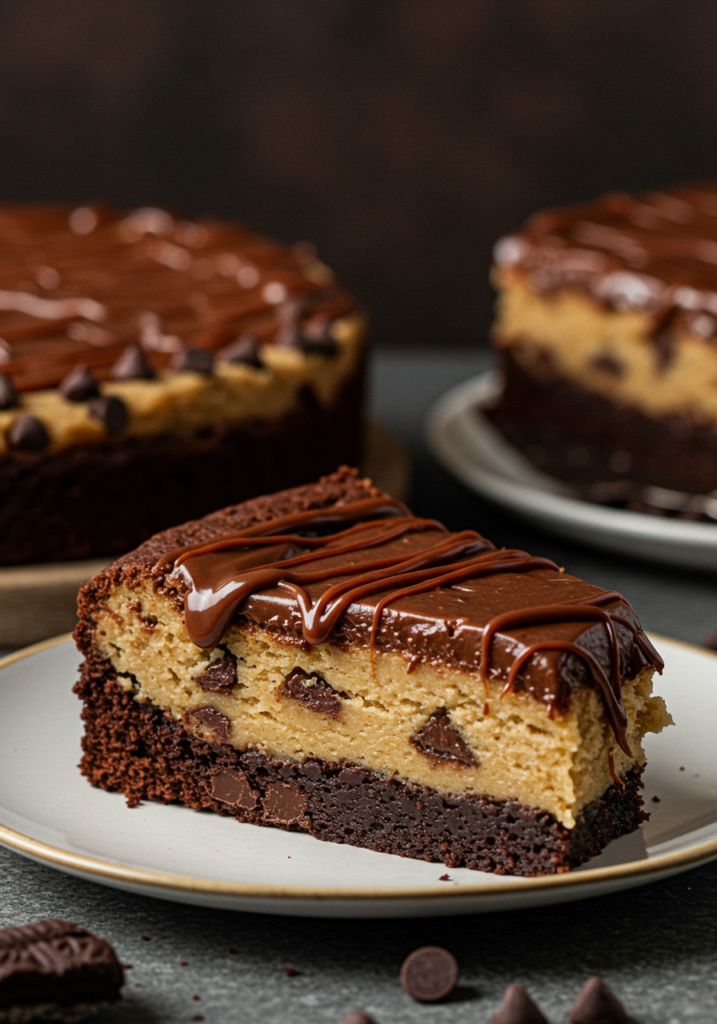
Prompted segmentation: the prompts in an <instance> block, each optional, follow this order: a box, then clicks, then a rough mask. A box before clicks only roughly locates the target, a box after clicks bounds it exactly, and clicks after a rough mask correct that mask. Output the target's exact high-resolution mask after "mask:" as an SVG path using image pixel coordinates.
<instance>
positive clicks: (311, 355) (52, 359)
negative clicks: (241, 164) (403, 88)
mask: <svg viewBox="0 0 717 1024" xmlns="http://www.w3.org/2000/svg"><path fill="white" fill-rule="evenodd" d="M363 363H364V320H363V316H362V314H361V312H360V311H359V310H358V309H357V306H356V303H355V302H354V300H353V299H352V298H351V296H350V295H349V294H348V293H347V292H346V291H345V290H344V288H343V287H342V286H341V285H340V284H339V283H338V282H337V281H336V280H335V278H334V276H333V274H332V272H331V271H330V270H329V269H328V267H326V266H325V265H324V264H323V263H321V262H320V261H319V260H318V259H317V257H316V255H315V254H314V252H313V250H312V249H311V248H310V247H309V246H307V245H300V246H294V247H288V246H283V245H279V244H277V243H275V242H271V241H269V240H267V239H265V238H261V237H260V236H258V235H256V234H254V233H252V232H251V231H248V230H247V229H246V228H244V227H242V226H240V225H237V224H231V223H225V222H220V221H215V220H185V219H182V218H179V217H176V216H172V215H171V214H170V213H168V212H167V211H166V210H161V209H155V208H145V209H139V210H134V211H133V212H131V213H118V212H115V211H112V210H109V209H106V208H105V207H101V206H84V207H79V208H77V209H64V208H57V207H28V208H22V207H17V208H16V207H4V208H0V565H2V564H10V563H22V562H33V561H35V562H36V561H46V560H64V559H74V558H86V557H91V556H96V555H105V554H110V553H119V552H122V551H127V550H129V549H130V548H132V547H134V546H136V545H137V544H138V543H140V542H141V541H143V540H146V539H147V537H149V536H151V535H152V534H153V533H156V532H157V531H158V530H161V529H164V528H165V527H167V526H169V525H171V524H173V523H176V522H178V521H184V520H186V519H187V518H193V517H196V516H200V515H204V514H205V513H207V512H209V511H210V510H212V509H216V508H218V507H220V506H222V505H227V504H230V503H233V502H237V501H241V500H244V499H245V498H248V497H251V496H253V495H256V494H261V493H265V492H267V491H272V490H276V489H277V488H281V487H287V486H292V485H294V484H297V483H301V482H305V481H306V480H312V479H315V478H316V477H317V476H318V475H319V474H321V473H325V472H330V471H331V470H333V469H335V468H336V466H337V465H339V464H340V463H341V462H342V461H346V460H350V461H357V459H358V453H359V440H360V430H361V404H362V378H363Z"/></svg>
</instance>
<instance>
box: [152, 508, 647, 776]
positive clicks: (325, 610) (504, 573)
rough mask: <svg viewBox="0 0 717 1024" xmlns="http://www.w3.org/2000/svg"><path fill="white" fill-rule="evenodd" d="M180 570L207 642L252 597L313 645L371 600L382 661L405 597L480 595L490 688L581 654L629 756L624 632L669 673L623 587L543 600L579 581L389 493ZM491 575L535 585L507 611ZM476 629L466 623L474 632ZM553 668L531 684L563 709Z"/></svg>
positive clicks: (177, 557) (266, 527)
mask: <svg viewBox="0 0 717 1024" xmlns="http://www.w3.org/2000/svg"><path fill="white" fill-rule="evenodd" d="M172 567H173V575H174V578H175V579H177V582H178V583H179V585H180V589H182V590H183V591H184V614H185V623H186V628H187V633H188V635H189V637H190V639H191V640H192V642H193V643H195V644H196V645H197V646H199V647H202V648H209V647H213V646H215V645H216V644H217V643H218V642H219V641H220V640H221V638H222V636H223V634H224V633H225V631H226V629H227V627H228V626H229V624H230V622H231V621H232V619H233V617H234V616H235V614H236V613H237V612H238V611H240V610H241V612H242V614H247V613H248V605H249V604H250V603H251V601H252V599H256V598H257V597H262V596H263V597H264V599H265V601H268V602H269V608H271V609H272V610H273V611H274V615H273V616H272V615H269V616H268V617H269V619H273V620H274V621H277V615H276V604H277V600H278V602H279V603H281V602H283V603H284V604H285V603H286V602H287V601H288V602H289V604H290V605H291V612H292V613H293V616H294V618H295V619H297V618H298V622H297V623H296V625H297V626H298V630H299V631H300V635H301V636H302V638H303V641H304V642H306V643H308V644H311V645H316V644H321V643H325V642H326V641H328V640H329V639H331V638H334V639H336V638H337V636H340V635H341V634H342V631H343V632H345V631H346V619H347V618H348V617H349V614H350V610H352V609H354V608H356V607H357V606H360V605H361V603H362V602H366V601H368V602H370V624H369V629H368V637H367V639H368V642H369V644H370V646H371V652H372V656H373V650H374V647H375V646H376V645H377V644H378V643H380V641H381V631H382V620H383V617H384V615H385V614H386V612H387V611H389V610H390V609H391V608H392V607H393V606H395V605H396V604H397V603H401V606H402V609H403V613H404V616H405V615H406V613H409V615H408V618H409V619H410V612H411V611H413V610H415V601H416V599H417V598H419V597H420V596H421V595H425V594H428V593H432V594H433V595H434V603H435V604H436V605H437V606H438V608H439V609H440V606H441V601H442V600H444V599H445V597H446V596H447V594H449V593H451V592H453V591H455V590H457V591H459V592H467V593H469V594H471V595H473V600H470V598H469V599H468V601H469V608H470V612H471V613H472V617H473V618H475V617H476V615H477V617H478V618H479V619H482V621H480V623H478V630H477V633H478V638H477V646H478V654H479V657H478V663H477V666H476V667H477V669H478V675H479V677H480V678H481V679H482V680H483V682H484V683H486V684H487V681H488V679H489V678H492V677H495V676H496V675H497V674H498V671H496V670H497V669H501V668H502V669H505V668H506V667H507V672H503V674H504V675H506V676H507V679H506V683H505V686H504V688H503V694H507V693H509V692H511V691H513V690H515V689H517V688H518V686H519V683H520V682H521V681H522V677H521V673H523V671H524V670H525V669H526V667H527V666H528V663H529V662H540V660H541V658H542V657H544V656H545V654H546V653H547V652H555V651H557V652H561V653H567V654H570V655H573V656H575V657H577V658H578V659H580V660H581V661H582V663H583V665H584V667H585V670H586V671H587V673H588V674H589V677H590V678H591V680H592V682H593V684H594V685H595V686H596V688H597V690H598V691H599V693H600V695H601V698H602V701H603V704H604V706H605V710H606V713H607V715H608V718H609V720H610V723H611V725H612V728H613V731H614V733H615V737H616V739H617V741H618V743H619V744H620V746H621V747H622V748H623V749H624V750H625V752H626V753H627V754H628V755H630V751H629V749H628V746H627V741H626V737H625V728H626V715H625V708H624V705H623V702H622V695H621V689H622V677H623V670H622V667H621V641H620V637H619V636H618V630H619V629H620V627H622V630H623V637H624V635H626V634H627V635H630V636H631V637H632V638H633V641H634V643H633V646H635V645H636V646H637V648H638V649H639V650H640V651H641V654H642V661H641V665H640V667H642V665H644V664H648V663H652V664H654V665H656V666H657V667H658V668H659V669H661V668H662V661H661V659H660V657H659V655H658V654H657V652H656V651H655V650H654V648H653V647H652V645H651V644H650V642H649V640H648V639H647V637H646V636H645V634H644V633H643V631H642V628H641V627H640V624H639V621H638V620H637V618H636V616H635V614H634V612H633V610H632V608H631V606H630V605H629V604H628V603H627V602H626V601H625V600H624V598H622V597H621V595H620V594H618V593H616V592H615V591H604V590H600V589H599V588H597V587H588V586H587V585H586V584H581V585H580V586H581V588H582V589H583V590H585V589H588V590H589V591H590V593H588V594H583V595H581V596H569V595H570V594H572V592H573V591H572V589H570V588H568V589H567V590H566V594H565V599H562V600H557V601H553V602H550V603H540V598H541V596H543V594H544V593H545V590H546V586H545V577H546V575H547V576H548V577H554V578H556V577H557V578H561V577H562V578H563V579H565V581H566V582H569V581H571V577H563V573H562V570H561V569H559V567H558V566H557V565H556V564H555V563H554V562H552V561H550V560H549V559H547V558H535V557H532V556H531V555H529V554H527V553H526V552H525V551H519V550H514V549H496V548H495V547H494V546H493V545H492V544H491V543H490V542H489V541H487V540H486V539H485V538H484V537H482V536H481V535H480V534H478V533H476V532H475V531H473V530H464V531H462V532H460V533H451V532H449V531H448V530H447V529H446V527H444V526H443V525H442V524H441V523H439V522H437V521H436V520H433V519H421V518H418V517H416V516H412V515H411V514H410V513H409V512H408V509H407V508H406V507H405V506H404V505H402V504H401V503H400V502H397V501H393V500H392V499H387V498H385V497H376V498H367V499H363V500H359V501H354V502H350V503H347V504H345V505H336V506H333V507H330V508H327V509H321V510H318V511H317V510H313V509H312V510H308V511H303V512H297V513H294V514H290V515H286V516H283V517H280V518H277V519H271V520H268V521H266V522H261V523H258V524H255V525H253V526H250V527H247V528H246V529H243V530H239V531H237V532H235V533H231V534H227V535H226V536H223V537H219V538H217V539H215V540H211V541H208V542H204V543H198V544H190V545H188V546H185V547H182V548H178V549H176V550H174V551H171V552H169V553H168V554H167V555H166V556H164V558H163V559H162V560H161V561H160V563H159V565H158V569H161V570H170V569H172ZM491 577H501V578H505V579H506V580H507V579H509V580H511V581H515V580H516V579H518V578H520V579H522V580H524V581H525V583H524V586H523V588H522V589H523V591H524V600H523V601H522V602H521V604H520V606H519V607H512V608H509V609H507V610H505V611H502V612H498V613H497V614H496V613H495V608H496V604H495V600H493V601H492V602H491V605H492V606H491V607H487V606H486V601H485V599H483V601H482V602H481V601H480V600H476V598H475V595H476V594H477V591H476V590H475V589H474V590H471V589H470V588H471V587H474V588H475V587H476V585H477V584H478V583H479V582H480V581H481V580H487V579H489V578H491ZM529 577H532V579H530V578H529ZM577 582H578V581H574V580H572V583H577ZM439 594H440V595H442V597H439ZM411 601H413V602H414V607H413V608H412V606H411ZM605 606H608V607H605ZM491 612H493V614H491ZM552 624H569V625H570V627H571V629H572V632H573V634H574V638H573V639H571V638H570V636H567V637H566V636H565V635H552V634H551V632H550V630H549V629H548V631H547V632H546V630H545V628H544V627H545V626H546V625H547V626H550V625H552ZM472 625H473V623H471V622H470V621H468V622H467V623H466V626H467V627H469V628H470V627H471V626H472ZM591 625H597V626H599V627H600V628H602V629H603V630H604V636H605V638H606V640H607V659H606V662H607V663H606V665H604V664H603V663H601V662H603V661H604V660H605V659H602V658H601V657H600V654H599V653H593V652H592V651H591V650H589V649H588V645H587V644H585V645H584V646H583V645H581V643H579V642H577V641H578V640H582V637H581V633H582V632H584V630H585V627H586V626H588V627H589V626H591ZM460 626H461V624H459V623H458V622H457V621H454V622H453V623H452V627H451V628H452V630H453V634H454V635H455V634H456V632H460ZM575 627H577V632H576V631H575ZM407 628H408V630H409V632H410V631H411V630H412V629H413V630H414V631H420V630H423V631H424V632H425V629H426V627H425V623H423V622H421V621H414V622H413V624H410V623H409V624H408V627H407ZM535 628H538V629H541V630H542V632H541V635H539V636H537V637H530V636H527V637H525V638H524V639H523V642H522V643H519V645H518V649H517V650H516V652H515V653H514V654H513V656H512V658H511V659H510V664H509V665H508V666H505V665H501V666H499V665H497V664H494V662H493V651H494V643H495V640H496V637H497V635H498V634H499V633H503V634H504V633H505V632H506V631H516V630H525V629H527V630H528V631H530V630H533V631H534V630H535ZM474 632H476V631H475V630H474ZM449 633H450V631H449ZM456 642H457V641H456ZM624 646H625V645H624V643H623V644H622V647H623V648H624ZM436 653H437V652H436ZM623 660H624V659H623ZM543 675H544V678H543V679H542V684H543V685H542V690H541V691H540V692H538V691H537V690H536V688H535V687H532V688H531V687H525V688H528V689H531V692H533V694H534V695H535V696H539V697H540V698H542V699H543V700H545V701H546V703H548V705H549V707H550V709H551V713H552V712H553V710H554V709H555V708H556V707H557V706H559V705H561V703H564V700H565V692H564V685H562V683H561V680H560V678H558V677H557V676H556V674H553V675H552V676H550V674H546V673H544V674H543ZM523 682H524V681H523ZM486 692H487V687H486ZM630 756H631V755H630Z"/></svg>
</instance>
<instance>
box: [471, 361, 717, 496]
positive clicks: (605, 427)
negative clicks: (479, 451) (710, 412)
mask: <svg viewBox="0 0 717 1024" xmlns="http://www.w3.org/2000/svg"><path fill="white" fill-rule="evenodd" d="M499 357H500V366H501V370H502V373H503V381H504V385H503V390H502V393H501V396H500V398H499V399H498V401H497V403H496V404H495V406H494V407H492V408H491V409H488V410H485V414H486V415H487V416H488V418H489V419H490V420H491V421H492V422H493V423H494V424H495V425H496V426H497V427H499V428H500V430H501V432H502V433H503V434H504V435H505V436H506V437H507V438H508V440H509V441H511V442H512V443H513V444H515V445H516V446H517V447H518V448H520V449H521V450H522V451H523V452H524V453H525V455H526V456H527V457H528V458H529V459H530V460H531V461H532V462H533V463H534V464H535V465H536V466H538V467H539V468H540V469H542V470H543V471H544V472H546V473H549V474H551V475H552V476H556V477H558V478H560V479H563V480H567V481H569V482H571V483H576V484H579V483H586V484H589V483H599V482H603V481H610V480H621V479H622V480H634V481H637V482H639V483H644V484H653V485H656V486H659V487H667V488H671V489H674V490H676V491H686V492H687V493H690V494H708V493H709V492H710V491H713V490H714V489H715V488H717V431H715V430H714V429H713V428H712V427H711V426H708V425H705V424H701V423H698V422H695V421H694V420H690V419H688V418H687V417H680V416H663V417H659V418H653V417H650V416H645V415H644V414H643V413H642V412H640V411H639V410H638V409H635V408H632V407H630V406H628V405H624V404H623V403H618V402H611V401H609V400H608V399H606V398H603V397H601V396H600V395H597V394H595V393H594V392H591V391H589V390H588V389H587V388H584V387H581V386H580V385H579V384H577V383H576V382H574V381H570V380H568V379H566V378H565V377H562V376H561V375H560V374H559V373H557V372H556V371H555V370H554V369H553V368H552V367H551V365H550V360H549V358H548V357H547V356H546V357H545V358H544V360H543V361H542V372H541V374H540V376H537V375H535V374H532V373H530V372H529V371H528V370H527V369H526V368H525V367H524V366H523V365H522V364H521V363H520V361H519V360H518V359H516V357H515V355H514V353H513V352H512V351H511V350H510V349H503V350H502V351H501V352H500V353H499Z"/></svg>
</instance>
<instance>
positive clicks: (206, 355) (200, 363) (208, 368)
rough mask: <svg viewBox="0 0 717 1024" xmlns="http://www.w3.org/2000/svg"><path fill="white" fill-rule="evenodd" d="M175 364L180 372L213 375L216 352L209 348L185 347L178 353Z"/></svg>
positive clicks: (175, 367)
mask: <svg viewBox="0 0 717 1024" xmlns="http://www.w3.org/2000/svg"><path fill="white" fill-rule="evenodd" d="M173 366H174V369H175V370H178V371H179V372H180V373H201V374H203V375H204V376H205V377H211V375H212V374H213V373H214V353H213V352H210V351H209V349H208V348H185V349H184V350H183V351H182V352H179V353H178V354H177V356H176V357H175V359H174V361H173Z"/></svg>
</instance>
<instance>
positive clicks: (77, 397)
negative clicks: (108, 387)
mask: <svg viewBox="0 0 717 1024" xmlns="http://www.w3.org/2000/svg"><path fill="white" fill-rule="evenodd" d="M99 393H100V385H99V381H98V380H97V378H96V377H95V375H94V374H93V372H92V370H91V369H90V368H89V366H87V365H85V363H80V364H79V366H76V367H75V368H74V370H70V372H69V373H68V374H67V376H66V377H63V379H62V380H61V381H60V394H61V395H62V397H63V398H66V399H67V401H68V402H86V401H87V400H88V399H89V398H96V397H97V395H99Z"/></svg>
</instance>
